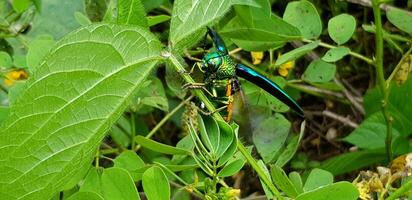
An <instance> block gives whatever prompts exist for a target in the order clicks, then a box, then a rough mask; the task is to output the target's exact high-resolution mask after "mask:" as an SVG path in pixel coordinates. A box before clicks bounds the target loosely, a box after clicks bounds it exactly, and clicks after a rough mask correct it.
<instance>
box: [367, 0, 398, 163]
mask: <svg viewBox="0 0 412 200" xmlns="http://www.w3.org/2000/svg"><path fill="white" fill-rule="evenodd" d="M372 8H373V15H374V18H375V26H376V34H375V46H376V47H375V48H376V50H375V51H376V52H375V56H376V60H375V68H376V75H377V82H378V85H379V87H380V90H381V94H382V99H381V100H382V102H381V109H382V113H383V115H384V117H385V121H386V128H387V131H386V141H385V146H386V154H387V157H388V161H389V162H390V161H391V160H392V123H393V118H392V116H390V114H389V110H388V106H387V105H388V103H389V102H388V96H389V95H388V93H389V91H387V89H388V88H387V87H386V84H385V75H384V69H383V29H382V19H381V10H380V8H379V0H372Z"/></svg>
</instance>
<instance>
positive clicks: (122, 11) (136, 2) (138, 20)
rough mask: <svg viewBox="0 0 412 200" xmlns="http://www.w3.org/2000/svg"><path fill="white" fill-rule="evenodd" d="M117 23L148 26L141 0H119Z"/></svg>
mask: <svg viewBox="0 0 412 200" xmlns="http://www.w3.org/2000/svg"><path fill="white" fill-rule="evenodd" d="M117 3H118V4H117V9H118V10H117V12H118V14H117V23H119V24H130V25H139V26H142V27H148V25H147V19H146V12H145V10H144V7H143V4H142V2H141V0H118V1H117Z"/></svg>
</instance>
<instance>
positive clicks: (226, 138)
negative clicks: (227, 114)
mask: <svg viewBox="0 0 412 200" xmlns="http://www.w3.org/2000/svg"><path fill="white" fill-rule="evenodd" d="M216 122H217V124H218V125H219V129H220V134H219V147H218V149H217V151H216V153H217V157H218V158H220V157H221V156H222V155H223V154H224V153H225V152H226V150H227V149H228V148H229V147H230V145H231V144H232V142H233V137H234V136H235V133H234V132H233V129H232V127H231V126H230V125H229V124H227V123H226V122H224V121H219V120H217V121H216Z"/></svg>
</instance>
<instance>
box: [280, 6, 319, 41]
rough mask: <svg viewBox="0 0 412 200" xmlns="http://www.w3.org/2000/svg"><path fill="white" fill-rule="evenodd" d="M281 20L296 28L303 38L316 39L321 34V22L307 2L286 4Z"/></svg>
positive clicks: (315, 11)
mask: <svg viewBox="0 0 412 200" xmlns="http://www.w3.org/2000/svg"><path fill="white" fill-rule="evenodd" d="M283 19H284V20H285V21H286V22H288V23H290V24H292V25H293V26H295V27H296V28H298V29H299V30H300V32H301V33H302V36H303V37H304V38H308V39H311V38H317V37H319V36H320V34H321V33H322V21H321V20H320V16H319V14H318V11H317V10H316V7H315V6H314V5H313V4H312V3H311V2H309V1H307V0H301V1H292V2H290V3H288V5H287V6H286V10H285V13H283Z"/></svg>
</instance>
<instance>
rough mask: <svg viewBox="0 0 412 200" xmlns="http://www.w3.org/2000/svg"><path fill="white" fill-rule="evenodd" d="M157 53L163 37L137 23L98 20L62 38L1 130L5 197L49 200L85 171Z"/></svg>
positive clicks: (0, 163) (1, 175) (0, 174)
mask: <svg viewBox="0 0 412 200" xmlns="http://www.w3.org/2000/svg"><path fill="white" fill-rule="evenodd" d="M136 41H141V42H136ZM129 49H133V51H129ZM159 54H160V43H159V42H158V41H157V40H156V39H155V38H154V37H153V36H152V35H151V34H150V33H148V32H147V31H146V30H143V29H141V28H138V27H123V26H116V25H104V24H99V25H92V26H89V27H85V28H82V29H79V30H77V31H76V32H73V33H72V34H69V35H68V36H66V37H65V38H64V39H63V40H62V41H60V42H59V43H58V44H57V45H56V47H55V48H54V49H53V50H51V52H50V53H49V55H47V56H46V57H47V58H46V59H45V60H44V62H42V64H41V65H40V66H39V67H38V68H37V70H35V72H34V73H33V75H32V76H31V77H30V80H28V81H27V83H26V84H25V85H24V86H23V89H22V90H21V92H20V94H19V95H18V97H17V98H16V100H14V101H13V103H12V104H11V108H10V117H9V118H8V119H7V120H6V121H5V123H4V124H3V127H2V129H1V132H0V138H1V139H0V183H1V184H2V187H1V188H0V194H1V195H0V196H5V197H6V198H7V199H16V198H21V197H23V196H25V197H26V198H31V197H39V195H41V196H40V197H41V199H49V198H51V196H52V195H54V194H55V193H56V192H57V191H59V190H60V189H62V188H63V187H64V186H65V185H66V182H68V181H69V180H71V178H72V176H74V175H75V174H78V173H79V172H80V171H84V170H87V169H88V165H87V164H89V163H90V162H91V160H92V158H93V156H94V152H95V150H96V149H97V147H98V146H99V143H100V141H101V140H102V139H103V138H104V136H105V133H106V132H107V131H108V129H109V128H110V126H111V125H112V124H113V123H114V122H115V121H116V119H117V118H118V117H120V115H121V114H122V112H123V111H124V109H125V108H126V106H127V102H128V100H130V98H131V95H132V94H133V93H134V92H135V91H136V90H137V89H139V87H140V85H141V83H142V82H143V81H144V80H145V78H146V77H147V76H148V75H149V73H150V72H151V70H152V69H153V68H154V66H155V64H156V62H157V61H158V60H159V59H160V58H159V56H158V55H159ZM63 141H64V142H63ZM6 152H7V153H6ZM51 165H52V166H53V170H52V171H50V170H49V169H50V166H51ZM44 171H47V173H46V174H43V173H42V172H44ZM73 181H74V180H73ZM23 183H24V184H23ZM27 183H30V188H27V187H25V185H26V184H27ZM50 185H53V187H50ZM40 197H39V198H40Z"/></svg>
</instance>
